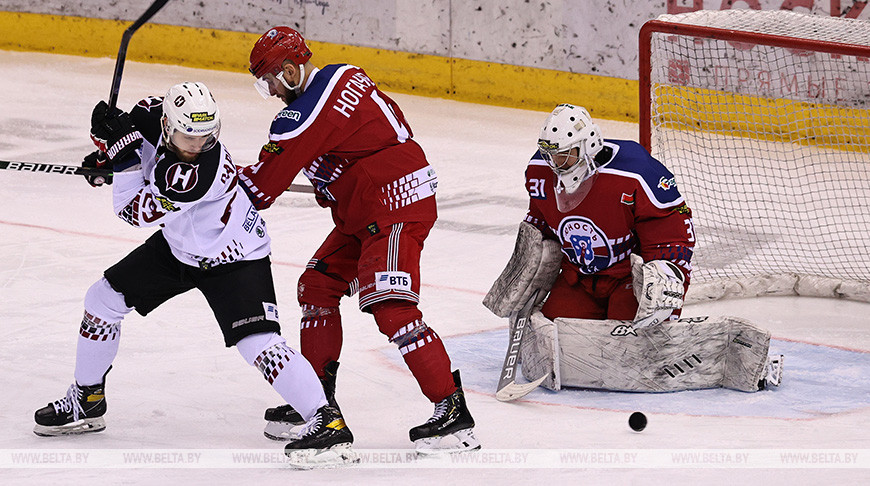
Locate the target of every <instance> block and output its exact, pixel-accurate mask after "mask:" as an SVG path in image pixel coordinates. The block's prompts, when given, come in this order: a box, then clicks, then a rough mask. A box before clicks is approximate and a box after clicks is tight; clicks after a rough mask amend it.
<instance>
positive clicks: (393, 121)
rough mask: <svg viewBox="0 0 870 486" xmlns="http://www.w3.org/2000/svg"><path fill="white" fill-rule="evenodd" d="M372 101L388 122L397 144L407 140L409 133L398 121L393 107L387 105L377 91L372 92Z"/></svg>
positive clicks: (400, 121)
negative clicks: (397, 141)
mask: <svg viewBox="0 0 870 486" xmlns="http://www.w3.org/2000/svg"><path fill="white" fill-rule="evenodd" d="M372 99H373V100H375V103H376V104H377V105H378V107H380V109H381V111H382V112H383V113H384V116H385V117H387V121H389V122H390V126H391V127H393V130H395V131H396V138H397V139H398V140H399V142H404V141H405V140H408V138H409V137H410V136H411V133H410V132H409V131H408V127H406V126H405V124H404V123H403V122H402V120H400V119H399V117H398V116H397V115H396V112H395V111H393V107H392V106H390V105H388V104H387V102H386V101H384V99H383V98H381V97H380V95H378V92H377V91H374V90H372Z"/></svg>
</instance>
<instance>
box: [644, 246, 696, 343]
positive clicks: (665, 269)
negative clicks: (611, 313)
mask: <svg viewBox="0 0 870 486" xmlns="http://www.w3.org/2000/svg"><path fill="white" fill-rule="evenodd" d="M631 277H632V282H633V283H632V285H633V286H634V297H635V298H636V299H637V303H638V307H637V314H635V316H634V322H633V323H632V327H634V328H635V329H641V328H644V327H647V326H653V325H656V324H659V323H661V322H664V321H666V320H667V319H668V318H669V317H670V316H671V314H673V312H674V311H675V310H677V309H680V308H682V307H683V291H684V289H683V283H684V282H685V280H686V279H685V277H684V276H683V272H682V271H681V270H680V269H679V267H677V266H676V265H675V264H673V263H671V262H669V261H667V260H652V261H649V262H646V263H644V262H643V258H641V257H640V256H638V255H635V254H632V255H631Z"/></svg>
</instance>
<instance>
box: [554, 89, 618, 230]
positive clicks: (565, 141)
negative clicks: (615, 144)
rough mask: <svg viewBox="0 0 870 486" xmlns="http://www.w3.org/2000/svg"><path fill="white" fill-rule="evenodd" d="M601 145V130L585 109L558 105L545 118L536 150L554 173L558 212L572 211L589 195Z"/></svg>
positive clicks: (602, 143) (596, 171)
mask: <svg viewBox="0 0 870 486" xmlns="http://www.w3.org/2000/svg"><path fill="white" fill-rule="evenodd" d="M603 146H604V142H603V140H602V137H601V129H600V128H599V127H598V125H596V124H595V123H593V122H592V117H590V116H589V112H587V111H586V109H585V108H581V107H577V106H574V105H569V104H561V105H559V106H557V107H556V109H554V110H553V112H552V113H550V116H548V117H547V121H546V122H545V123H544V127H543V128H542V129H541V135H540V136H539V137H538V148H539V149H540V151H541V155H542V156H543V157H544V160H545V161H546V162H547V164H548V165H549V166H550V168H551V169H553V172H554V173H555V174H556V187H555V191H556V207H557V208H558V209H559V211H561V212H563V213H567V212H568V211H571V210H572V209H574V208H576V207H577V206H578V205H579V204H580V203H581V202H582V201H583V198H585V197H586V195H587V194H589V190H590V189H592V184H593V183H594V182H595V179H596V177H597V175H598V166H597V165H596V164H595V162H594V160H593V159H594V158H595V154H597V153H598V152H599V151H601V149H602V147H603Z"/></svg>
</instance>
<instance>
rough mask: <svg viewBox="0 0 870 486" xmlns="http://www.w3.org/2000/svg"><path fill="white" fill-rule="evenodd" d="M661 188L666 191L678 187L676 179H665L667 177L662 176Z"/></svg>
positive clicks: (660, 180)
mask: <svg viewBox="0 0 870 486" xmlns="http://www.w3.org/2000/svg"><path fill="white" fill-rule="evenodd" d="M659 187H661V188H662V189H664V190H666V191H667V190H669V189H670V188H672V187H677V179H676V178H674V177H671V178H670V179H665V177H664V176H662V178H661V179H659Z"/></svg>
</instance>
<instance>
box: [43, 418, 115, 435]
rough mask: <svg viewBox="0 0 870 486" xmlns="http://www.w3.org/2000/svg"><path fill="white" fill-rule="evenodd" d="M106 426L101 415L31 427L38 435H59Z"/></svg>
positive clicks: (86, 432)
mask: <svg viewBox="0 0 870 486" xmlns="http://www.w3.org/2000/svg"><path fill="white" fill-rule="evenodd" d="M105 428H106V421H105V420H104V419H103V417H95V418H89V419H81V420H78V421H76V422H71V423H68V424H66V425H39V424H36V425H35V426H34V427H33V433H34V434H36V435H38V436H40V437H59V436H63V435H80V434H89V433H92V432H100V431H101V430H103V429H105Z"/></svg>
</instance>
